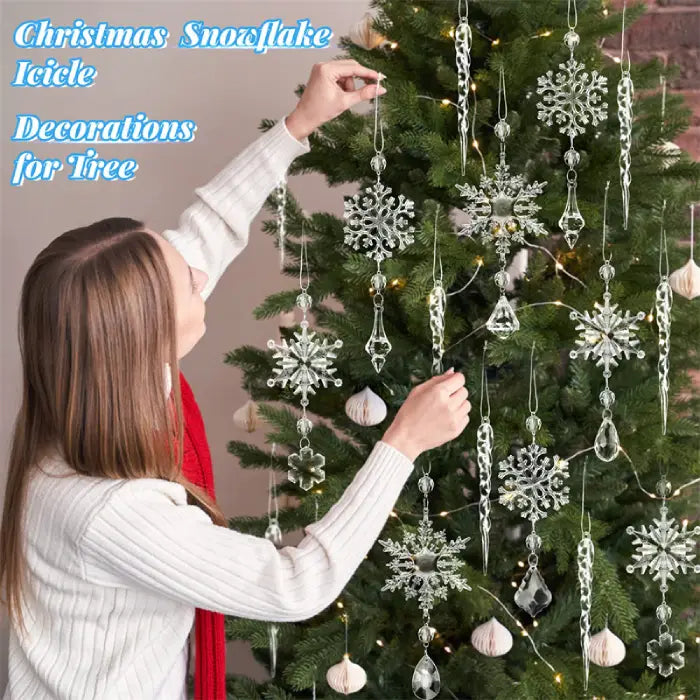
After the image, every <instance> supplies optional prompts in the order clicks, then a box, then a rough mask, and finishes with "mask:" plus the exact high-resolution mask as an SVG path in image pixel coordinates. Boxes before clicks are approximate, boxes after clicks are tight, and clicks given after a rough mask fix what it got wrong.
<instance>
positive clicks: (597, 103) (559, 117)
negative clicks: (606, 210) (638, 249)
mask: <svg viewBox="0 0 700 700" xmlns="http://www.w3.org/2000/svg"><path fill="white" fill-rule="evenodd" d="M572 10H573V12H572ZM572 15H573V18H572ZM567 23H568V25H569V31H568V32H567V33H566V34H565V35H564V43H565V44H566V46H567V47H568V49H569V54H570V55H569V60H568V61H567V62H566V63H560V64H559V73H556V74H553V72H552V71H551V70H549V71H547V73H546V75H541V76H540V77H539V78H537V86H538V87H537V94H538V95H540V97H541V101H540V102H538V103H537V110H538V111H537V118H538V119H540V120H541V121H543V122H544V123H545V124H547V125H548V126H552V124H553V122H556V123H557V125H558V127H559V131H560V133H562V134H565V135H567V136H568V137H569V150H568V151H566V153H565V154H564V163H565V164H566V165H567V167H568V171H567V173H566V182H567V199H566V207H565V208H564V213H563V214H562V215H561V218H560V219H559V228H560V229H561V230H562V232H563V233H564V238H565V239H566V242H567V243H568V244H569V247H570V248H573V247H574V246H575V245H576V241H577V240H578V235H579V232H580V231H581V229H582V228H583V227H584V225H585V223H586V222H585V221H584V219H583V216H581V212H580V211H579V209H578V203H577V201H576V181H577V179H578V175H577V173H576V166H577V165H578V164H579V161H580V160H581V154H580V153H579V152H578V151H577V150H576V149H575V148H574V139H575V138H576V136H577V135H578V134H583V133H584V132H585V131H586V125H587V124H588V123H589V122H590V123H591V124H592V125H593V126H596V125H597V124H599V123H600V122H602V121H604V120H605V119H606V118H607V116H608V106H607V103H606V102H605V101H604V97H605V95H606V94H607V92H608V88H607V82H608V79H607V78H606V77H605V76H603V75H599V74H598V71H596V70H594V71H592V72H591V74H590V76H589V75H588V73H587V71H586V66H585V65H584V64H583V63H579V62H578V61H577V60H576V59H575V58H574V50H575V49H576V47H577V46H578V44H579V41H580V37H579V35H578V34H577V33H576V31H575V29H576V24H577V23H578V15H577V10H576V0H569V2H568V8H567Z"/></svg>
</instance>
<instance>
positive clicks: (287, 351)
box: [267, 320, 343, 406]
mask: <svg viewBox="0 0 700 700" xmlns="http://www.w3.org/2000/svg"><path fill="white" fill-rule="evenodd" d="M300 325H301V332H297V331H295V332H294V340H292V341H290V342H289V344H287V341H286V339H284V338H283V339H282V343H281V344H278V343H276V342H275V341H274V340H268V341H267V347H268V348H270V349H271V350H275V352H274V354H273V355H272V357H273V359H275V360H277V367H275V368H273V370H272V372H273V374H274V376H273V377H270V379H268V380H267V385H268V386H269V387H273V386H275V385H279V386H281V387H282V388H283V389H285V388H286V387H287V385H288V384H289V385H290V386H292V387H294V394H295V395H296V394H301V403H302V406H307V405H308V403H309V400H308V395H309V394H315V393H316V391H315V389H316V388H318V387H320V386H323V388H324V389H325V388H326V387H328V384H333V385H334V386H337V387H338V386H341V385H342V383H343V380H342V379H339V378H336V377H334V376H333V375H334V374H335V372H336V368H335V367H333V360H334V359H335V358H336V354H335V351H336V350H337V349H339V348H341V347H342V346H343V341H342V340H335V341H333V342H330V341H329V340H328V339H327V338H324V339H323V340H321V341H319V340H318V339H317V338H316V333H314V332H313V331H309V323H308V321H306V320H304V321H302V322H301V324H300Z"/></svg>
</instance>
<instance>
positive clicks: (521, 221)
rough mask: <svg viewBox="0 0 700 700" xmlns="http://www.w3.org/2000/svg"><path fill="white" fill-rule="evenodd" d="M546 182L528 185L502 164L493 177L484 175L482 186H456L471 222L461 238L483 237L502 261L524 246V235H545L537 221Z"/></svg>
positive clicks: (466, 226)
mask: <svg viewBox="0 0 700 700" xmlns="http://www.w3.org/2000/svg"><path fill="white" fill-rule="evenodd" d="M546 184H547V183H546V182H533V183H531V184H526V182H525V178H524V177H523V176H522V175H511V174H510V168H509V166H508V165H506V164H505V162H503V161H501V162H500V163H499V164H498V165H497V166H496V172H495V175H494V177H487V176H486V175H482V177H481V183H480V184H479V187H474V186H473V185H469V184H464V185H457V189H458V190H459V193H460V194H461V195H462V196H463V197H465V198H466V200H467V203H466V205H465V207H464V211H465V212H466V214H467V215H468V216H469V219H470V220H469V223H468V224H466V225H465V226H463V227H462V229H461V230H460V231H459V234H458V235H467V236H470V237H472V236H474V235H478V236H481V242H482V243H484V245H490V244H492V243H493V245H494V246H495V248H496V251H497V253H498V255H499V257H500V258H501V260H502V261H505V258H506V256H507V255H508V254H509V253H510V248H511V245H513V244H515V243H520V244H523V243H524V242H525V234H531V235H533V236H544V235H546V234H547V231H546V230H545V228H544V225H543V224H542V223H540V222H539V221H537V219H536V214H537V212H538V211H539V210H540V206H539V205H538V204H537V203H536V202H535V199H536V197H537V196H538V195H540V194H542V190H543V188H544V186H545V185H546Z"/></svg>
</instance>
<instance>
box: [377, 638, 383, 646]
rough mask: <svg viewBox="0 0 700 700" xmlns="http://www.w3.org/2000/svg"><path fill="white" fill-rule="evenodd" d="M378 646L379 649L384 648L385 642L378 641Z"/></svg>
mask: <svg viewBox="0 0 700 700" xmlns="http://www.w3.org/2000/svg"><path fill="white" fill-rule="evenodd" d="M377 646H378V647H383V646H384V642H383V641H382V640H381V639H378V640H377Z"/></svg>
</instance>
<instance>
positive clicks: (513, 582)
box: [510, 581, 518, 588]
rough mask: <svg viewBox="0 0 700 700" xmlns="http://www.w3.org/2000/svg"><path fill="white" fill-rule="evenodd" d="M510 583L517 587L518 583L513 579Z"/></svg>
mask: <svg viewBox="0 0 700 700" xmlns="http://www.w3.org/2000/svg"><path fill="white" fill-rule="evenodd" d="M510 585H511V586H513V588H517V587H518V584H517V583H516V582H515V581H511V582H510Z"/></svg>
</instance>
